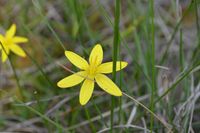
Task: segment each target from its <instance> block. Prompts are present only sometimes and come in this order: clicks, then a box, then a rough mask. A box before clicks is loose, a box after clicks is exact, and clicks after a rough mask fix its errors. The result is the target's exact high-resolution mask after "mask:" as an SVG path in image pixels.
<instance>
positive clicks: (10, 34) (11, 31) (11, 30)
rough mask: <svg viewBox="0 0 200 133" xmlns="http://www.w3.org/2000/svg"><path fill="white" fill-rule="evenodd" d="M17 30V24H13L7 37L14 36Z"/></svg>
mask: <svg viewBox="0 0 200 133" xmlns="http://www.w3.org/2000/svg"><path fill="white" fill-rule="evenodd" d="M15 32H16V25H15V24H12V26H11V27H10V29H8V30H7V32H6V38H12V37H13V36H14V35H15Z"/></svg>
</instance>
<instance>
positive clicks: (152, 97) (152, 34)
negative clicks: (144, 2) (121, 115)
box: [150, 0, 156, 132]
mask: <svg viewBox="0 0 200 133" xmlns="http://www.w3.org/2000/svg"><path fill="white" fill-rule="evenodd" d="M150 23H151V65H152V66H151V67H152V68H151V69H152V83H151V103H150V104H151V105H150V106H151V111H152V112H154V104H153V102H154V92H155V91H156V90H155V88H156V84H155V27H154V0H151V1H150ZM150 126H151V127H150V129H151V132H152V129H153V126H154V117H153V114H152V113H151V119H150Z"/></svg>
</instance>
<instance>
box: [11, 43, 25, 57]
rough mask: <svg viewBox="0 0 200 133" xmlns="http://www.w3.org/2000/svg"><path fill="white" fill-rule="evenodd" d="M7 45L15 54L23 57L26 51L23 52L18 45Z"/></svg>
mask: <svg viewBox="0 0 200 133" xmlns="http://www.w3.org/2000/svg"><path fill="white" fill-rule="evenodd" d="M9 47H10V50H11V51H12V52H13V53H15V54H17V55H19V56H21V57H25V56H26V53H25V52H24V50H23V49H22V48H20V47H19V46H18V45H16V44H12V45H10V46H9Z"/></svg>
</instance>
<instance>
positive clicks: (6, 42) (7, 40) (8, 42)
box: [4, 38, 13, 45]
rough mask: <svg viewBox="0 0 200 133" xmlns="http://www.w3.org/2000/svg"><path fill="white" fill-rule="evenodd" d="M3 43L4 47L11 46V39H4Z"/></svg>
mask: <svg viewBox="0 0 200 133" xmlns="http://www.w3.org/2000/svg"><path fill="white" fill-rule="evenodd" d="M4 43H5V45H10V44H13V41H12V38H6V39H5V42H4Z"/></svg>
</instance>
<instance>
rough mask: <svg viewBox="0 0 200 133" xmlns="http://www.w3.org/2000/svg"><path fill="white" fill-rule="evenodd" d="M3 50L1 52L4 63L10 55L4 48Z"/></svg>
mask: <svg viewBox="0 0 200 133" xmlns="http://www.w3.org/2000/svg"><path fill="white" fill-rule="evenodd" d="M1 52H2V54H1V58H2V62H3V63H4V62H5V61H6V60H7V59H8V56H7V54H6V53H5V52H4V51H3V50H2V51H1Z"/></svg>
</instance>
